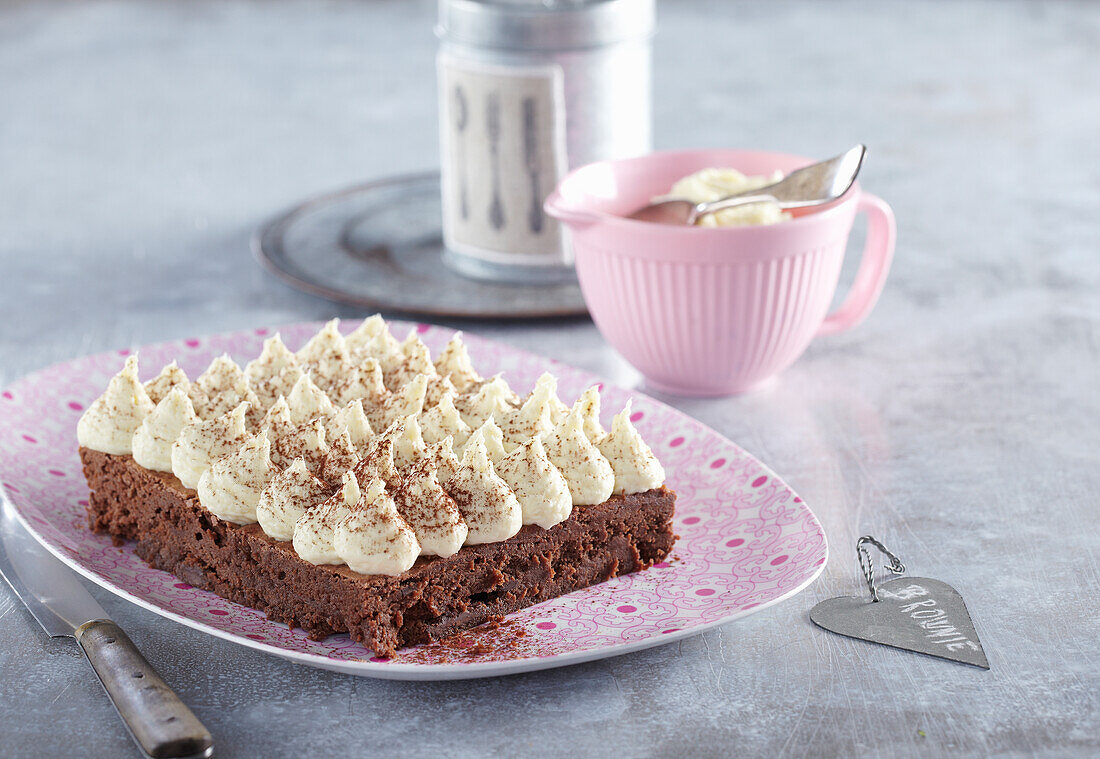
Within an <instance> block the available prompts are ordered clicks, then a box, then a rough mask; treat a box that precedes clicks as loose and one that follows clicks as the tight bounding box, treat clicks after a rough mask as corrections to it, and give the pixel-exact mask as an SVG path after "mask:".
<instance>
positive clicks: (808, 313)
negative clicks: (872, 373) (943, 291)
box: [546, 150, 895, 396]
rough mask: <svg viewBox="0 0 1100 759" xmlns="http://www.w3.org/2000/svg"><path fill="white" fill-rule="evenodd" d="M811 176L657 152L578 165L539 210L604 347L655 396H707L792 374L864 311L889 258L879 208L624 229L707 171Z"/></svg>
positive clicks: (741, 161)
mask: <svg viewBox="0 0 1100 759" xmlns="http://www.w3.org/2000/svg"><path fill="white" fill-rule="evenodd" d="M809 163H813V161H812V160H811V159H808V158H802V157H800V156H793V155H786V154H783V153H766V152H761V151H747V150H696V151H681V152H663V153H654V154H652V155H648V156H644V157H641V158H631V159H627V160H621V161H603V162H599V163H594V164H589V165H587V166H584V167H582V168H580V169H577V170H576V171H574V172H572V173H571V174H569V175H568V176H566V177H565V179H563V180H562V182H561V183H560V184H559V185H558V188H557V189H556V190H555V191H554V192H553V193H552V194H551V195H550V197H549V198H547V200H546V211H547V213H549V214H550V215H551V216H553V217H554V218H556V219H560V220H561V221H562V222H564V223H565V225H566V226H567V227H568V229H569V231H570V235H571V238H572V245H573V251H574V254H575V257H576V265H577V276H578V278H579V279H580V284H581V289H582V290H583V292H584V297H585V301H586V302H587V304H588V308H589V311H590V312H591V314H592V319H593V320H594V321H595V323H596V326H597V327H598V328H599V330H600V332H601V333H602V334H603V336H604V337H605V338H606V339H607V341H608V342H609V343H610V344H611V345H612V346H613V347H614V348H615V349H616V350H618V351H619V352H620V353H621V354H622V355H623V357H624V358H626V360H627V361H629V362H630V363H631V364H632V365H633V366H634V367H635V368H637V369H638V371H640V372H641V373H642V374H643V375H644V376H645V378H646V380H647V382H648V383H649V384H650V385H652V386H653V387H654V388H655V389H657V390H659V391H662V392H667V393H673V394H677V395H693V396H718V395H729V394H732V393H738V392H742V391H745V390H748V389H750V388H751V387H753V386H754V385H757V384H759V383H760V382H762V381H764V380H766V379H768V378H769V377H772V376H774V375H775V374H778V373H779V372H780V371H782V370H783V369H785V368H786V367H788V366H790V365H791V364H792V363H793V362H794V361H795V360H796V359H797V358H798V357H799V356H800V355H802V353H803V351H805V350H806V346H807V345H809V343H810V341H811V340H812V339H813V338H814V337H815V336H817V335H829V334H833V333H836V332H840V331H842V330H846V329H849V328H851V327H853V326H855V325H856V324H859V323H860V322H861V321H863V319H864V318H866V317H867V315H868V314H869V313H870V312H871V309H872V308H873V307H874V305H875V301H876V300H877V299H878V296H879V293H880V292H881V291H882V286H883V283H884V282H885V280H886V275H887V272H888V271H889V269H890V261H891V259H892V257H893V253H894V239H895V225H894V215H893V212H892V211H891V210H890V207H889V206H888V205H887V204H886V203H885V202H883V201H882V200H881V199H879V198H877V197H875V196H874V195H870V194H868V193H865V192H863V191H862V190H861V189H860V187H859V185H858V184H856V185H855V186H853V187H852V189H851V190H849V191H848V193H847V194H845V195H844V197H842V198H840V199H839V200H838V201H836V202H834V203H832V204H830V205H829V206H825V207H822V208H819V209H815V210H814V211H813V212H811V213H805V214H803V215H800V216H798V217H797V218H794V219H791V220H789V221H784V222H781V223H779V224H773V225H767V226H746V227H681V226H670V225H663V224H650V223H646V222H641V221H634V220H631V219H626V218H623V216H624V215H625V214H628V213H630V212H631V211H634V210H635V209H637V208H640V207H641V206H643V205H645V204H646V203H648V202H649V201H650V200H651V198H653V197H655V196H658V195H662V194H664V193H667V192H668V190H669V188H670V187H671V186H672V185H673V183H674V182H676V181H677V180H678V179H680V178H682V177H685V176H687V175H689V174H692V173H694V172H696V171H698V170H700V169H703V168H707V167H712V166H713V167H731V168H735V169H737V170H739V171H741V172H743V173H745V174H748V175H760V174H765V175H767V174H772V173H773V172H775V171H776V170H779V171H782V172H784V173H786V172H789V171H792V170H794V169H797V168H799V167H801V166H805V165H807V164H809ZM860 212H863V213H866V214H867V242H866V245H865V247H864V251H863V260H862V262H861V263H860V266H859V271H858V272H857V274H856V278H855V282H854V284H853V285H852V288H851V291H850V292H849V294H848V296H847V298H846V299H845V300H844V302H843V303H842V304H841V306H840V307H839V308H838V309H837V310H836V311H834V312H833V313H831V314H829V313H827V312H828V309H829V304H830V303H831V302H832V299H833V295H834V293H835V292H836V286H837V280H838V278H839V276H840V267H841V263H842V262H843V260H844V251H845V247H846V246H847V243H848V235H849V233H850V232H851V229H852V222H853V220H854V219H855V216H856V214H857V213H860Z"/></svg>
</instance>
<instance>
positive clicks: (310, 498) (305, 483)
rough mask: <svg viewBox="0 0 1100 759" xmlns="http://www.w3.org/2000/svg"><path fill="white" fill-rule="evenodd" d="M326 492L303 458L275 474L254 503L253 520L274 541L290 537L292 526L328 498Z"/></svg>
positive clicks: (291, 535) (323, 485)
mask: <svg viewBox="0 0 1100 759" xmlns="http://www.w3.org/2000/svg"><path fill="white" fill-rule="evenodd" d="M329 492H330V489H329V487H328V486H327V485H325V483H323V482H321V481H320V480H319V479H317V478H316V477H314V476H313V474H312V473H311V472H310V471H309V467H307V466H306V462H305V459H294V463H292V464H291V465H290V466H288V467H287V468H286V469H284V470H283V471H281V472H279V473H278V474H277V475H275V477H274V478H273V479H272V480H271V482H269V483H268V484H267V487H266V488H264V492H263V493H262V494H261V495H260V500H259V502H258V503H257V504H256V520H257V521H258V522H259V523H260V527H261V528H262V529H263V531H264V532H265V533H267V534H268V535H270V536H271V537H273V538H275V540H281V541H288V540H291V539H293V537H294V523H295V522H297V521H298V520H299V519H301V518H302V516H303V515H304V514H305V513H306V511H307V510H309V509H310V508H311V507H312V506H314V505H315V504H318V503H320V502H321V501H323V500H325V498H327V497H328V495H329Z"/></svg>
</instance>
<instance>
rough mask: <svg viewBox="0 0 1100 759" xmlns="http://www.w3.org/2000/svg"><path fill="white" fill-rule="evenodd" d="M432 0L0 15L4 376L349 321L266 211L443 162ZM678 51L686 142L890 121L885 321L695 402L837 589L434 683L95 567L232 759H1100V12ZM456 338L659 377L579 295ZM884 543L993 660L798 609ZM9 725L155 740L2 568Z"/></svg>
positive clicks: (2, 679) (37, 748)
mask: <svg viewBox="0 0 1100 759" xmlns="http://www.w3.org/2000/svg"><path fill="white" fill-rule="evenodd" d="M433 14H434V10H433V5H432V4H431V3H430V2H427V1H426V0H416V1H412V2H410V1H408V0H406V1H404V2H401V1H398V0H382V1H380V2H350V1H345V0H339V1H333V2H323V3H307V2H299V1H298V0H286V1H280V2H243V1H241V0H231V1H230V2H214V1H213V0H194V1H191V2H158V1H156V0H154V1H153V2H136V1H135V2H128V1H117V2H57V1H55V0H46V1H44V2H36V3H21V2H15V3H12V2H8V3H4V4H2V5H0V384H6V383H8V382H11V381H12V380H14V379H15V378H16V377H18V376H20V375H21V374H23V373H25V372H27V371H30V370H32V369H35V368H38V367H41V366H44V365H47V364H49V363H52V362H55V361H61V360H65V359H68V358H71V357H74V356H77V355H80V354H84V353H88V352H93V351H99V350H105V349H108V348H118V347H123V346H130V345H140V344H142V343H145V342H149V341H155V340H161V339H167V338H172V337H182V336H184V335H192V334H202V333H205V332H215V331H224V330H232V329H237V328H244V327H251V326H260V325H278V324H280V323H286V322H293V321H300V320H306V319H323V318H327V317H331V316H333V315H338V316H342V317H347V318H352V317H355V316H362V314H360V313H356V312H354V311H353V310H350V309H346V308H342V307H337V306H334V305H332V304H329V303H326V302H324V301H321V300H318V299H315V298H313V297H310V296H307V295H303V294H299V293H297V292H295V291H293V290H291V289H289V288H287V287H286V286H284V285H282V284H281V283H279V282H278V281H276V280H275V279H274V278H272V277H271V276H269V275H267V274H265V273H263V272H262V271H261V270H260V269H259V268H258V266H256V265H255V263H254V262H253V261H252V259H251V258H250V256H249V253H248V246H247V240H248V235H249V233H250V232H251V230H252V229H253V228H254V227H255V226H256V225H257V224H258V223H259V222H260V221H261V220H262V219H264V218H266V217H268V216H270V215H271V214H272V213H274V212H275V211H277V210H280V209H281V208H283V207H284V206H286V205H288V204H290V203H292V202H294V201H297V200H299V199H301V198H304V197H306V196H309V195H311V194H314V193H318V192H321V191H326V190H330V189H335V188H338V187H341V186H343V185H346V184H351V183H355V182H358V181H362V180H364V179H367V178H371V177H378V176H383V175H387V174H392V173H399V172H406V171H414V170H423V169H430V168H433V167H434V166H435V165H436V161H437V158H436V155H437V151H436V136H435V121H434V119H435V99H434V89H433V88H434V84H433V82H434V79H433V77H434V69H433V58H432V56H433V51H434V47H435V42H434V39H433V37H432V35H431V32H430V29H431V24H432V22H433ZM656 72H657V73H656V83H655V92H656V113H655V119H656V135H657V143H658V146H659V147H689V146H707V145H710V146H746V147H761V148H771V149H778V150H787V151H790V152H799V153H804V154H809V155H821V156H824V155H831V154H833V153H835V152H837V151H838V149H842V148H843V147H845V146H847V145H849V144H851V143H853V142H855V141H857V140H858V141H863V142H866V143H867V144H868V145H870V146H871V150H872V152H871V155H870V157H869V159H868V163H867V166H866V169H865V174H864V177H863V183H864V186H865V187H867V188H868V189H870V190H871V191H873V192H876V193H878V194H880V195H882V196H883V197H884V198H886V199H887V200H888V201H889V202H891V203H892V204H893V206H894V208H895V209H896V212H897V216H898V221H899V247H898V253H897V259H896V262H895V265H894V271H893V274H892V278H891V281H890V283H889V284H888V285H887V290H886V292H885V294H884V296H883V298H882V301H881V302H880V304H879V306H878V309H877V310H876V312H875V313H874V314H873V315H872V317H871V318H870V320H869V321H868V322H866V323H865V324H864V325H863V326H861V327H860V328H859V329H857V330H855V331H853V332H850V333H847V334H844V335H841V336H838V337H833V338H828V339H821V340H819V341H818V342H816V343H815V344H814V345H813V346H811V348H810V350H809V352H808V353H807V355H806V356H805V357H804V358H803V359H802V360H801V361H800V362H799V363H798V364H796V365H795V366H794V367H793V368H791V369H790V370H789V371H788V372H787V373H786V374H785V375H784V376H782V377H781V378H780V379H779V380H778V381H777V382H775V383H774V384H772V385H771V386H770V387H768V388H766V389H764V390H761V391H758V392H755V393H752V394H750V395H746V396H743V397H739V398H733V399H729V400H719V401H714V400H712V401H680V400H672V401H671V402H673V403H674V404H675V405H677V406H678V407H680V408H682V409H684V410H685V411H687V412H688V413H690V414H693V415H695V416H697V417H698V418H700V419H703V420H704V421H706V422H707V423H708V424H710V425H711V426H713V427H715V428H716V429H718V430H720V431H721V432H723V433H725V434H727V435H729V436H730V437H731V438H733V439H734V440H736V441H738V442H739V443H740V444H741V445H743V446H744V447H745V448H747V449H748V450H749V451H751V452H753V453H754V454H756V455H757V456H758V457H759V458H761V459H762V460H763V461H764V462H765V463H767V464H768V465H770V466H771V467H773V468H774V469H775V470H776V471H777V472H779V473H780V474H782V475H783V476H784V477H785V478H786V479H787V480H788V481H789V482H790V483H791V485H792V486H793V487H794V488H795V489H796V490H798V492H799V493H800V494H801V495H802V496H803V497H804V498H805V499H806V501H807V502H808V503H809V504H810V505H811V506H812V507H813V508H814V510H815V511H816V513H817V514H818V515H819V517H820V518H821V520H822V522H823V524H824V525H825V528H826V531H827V533H828V536H829V539H830V542H831V544H832V547H833V551H832V556H831V558H830V561H829V564H828V566H827V568H826V571H825V573H824V575H823V576H822V578H821V579H820V580H819V581H818V582H817V583H816V584H814V585H813V586H812V587H811V588H810V589H809V590H807V591H806V592H804V593H802V594H801V595H799V596H797V597H795V598H793V599H791V600H789V601H787V602H785V603H783V604H781V605H779V606H778V607H776V608H773V609H769V610H766V611H764V612H761V613H759V614H757V615H754V616H752V617H750V618H748V619H745V620H743V621H740V622H736V623H733V624H730V625H727V626H725V627H722V628H719V629H717V630H714V631H712V632H708V633H706V634H705V635H702V636H699V637H696V638H691V639H688V640H686V641H684V642H682V643H678V644H674V645H669V646H666V647H663V648H657V649H653V650H650V651H646V652H642V653H638V654H633V655H629V656H623V657H620V658H616V659H609V660H605V661H601V662H597V663H593V664H588V665H582V666H577V667H572V668H567V669H561V670H557V671H549V672H541V673H535V674H530V675H521V676H515V677H509V678H503V679H496V680H484V681H469V682H456V683H440V684H432V683H423V684H413V683H408V684H406V683H396V682H381V681H372V680H368V679H356V678H352V677H346V676H341V675H335V674H330V673H327V672H322V671H316V670H312V669H307V668H304V667H300V666H295V665H292V664H288V663H284V662H282V661H280V660H277V659H275V658H271V657H268V656H265V655H263V654H260V653H257V652H253V651H250V650H247V649H244V648H241V647H238V646H235V645H233V644H230V643H226V642H222V641H219V640H215V639H213V638H211V637H208V636H206V635H204V634H202V633H199V632H195V631H192V630H188V629H184V628H182V627H179V626H177V625H175V624H174V623H172V622H169V621H166V620H163V619H161V618H159V617H157V616H155V615H153V614H150V613H147V612H144V611H141V610H139V609H137V608H135V607H133V606H131V605H129V604H127V603H126V602H123V601H121V600H117V599H115V598H114V597H112V596H110V595H109V594H107V593H105V592H102V591H99V590H94V591H93V593H94V594H95V595H96V597H97V598H98V599H99V600H100V601H101V602H102V603H103V605H104V606H105V607H106V609H107V610H108V611H109V612H110V613H111V614H112V615H113V616H114V617H115V618H116V619H117V620H118V621H119V622H120V623H121V624H122V625H123V627H124V628H125V629H126V630H128V631H129V633H130V635H131V636H132V637H133V638H134V639H135V640H136V641H137V643H138V645H139V646H140V647H141V648H142V650H143V651H144V652H145V654H146V655H147V656H148V658H149V659H150V660H151V661H152V662H153V663H154V664H155V666H157V667H158V668H159V669H160V671H161V672H162V673H163V674H164V676H165V677H166V678H167V680H168V681H169V682H170V683H171V684H173V685H174V686H175V687H176V688H177V689H178V691H179V692H180V694H181V695H182V696H183V698H184V699H185V700H187V701H188V702H189V703H190V704H191V705H192V706H193V707H194V709H195V711H196V712H197V713H198V715H199V716H200V717H201V718H202V719H203V720H204V721H205V723H206V724H207V725H208V726H209V727H210V728H211V730H212V731H213V732H214V734H215V736H216V739H217V742H218V755H219V756H224V757H229V756H282V755H304V756H322V755H337V754H339V755H379V756H383V755H392V756H410V757H429V756H432V757H434V756H438V755H443V756H455V757H472V756H516V755H524V754H536V755H540V756H545V757H578V756H601V755H612V754H613V755H616V756H639V757H651V756H652V757H668V756H681V755H692V756H702V757H710V756H715V757H717V756H723V757H724V756H730V755H766V756H851V755H852V754H853V753H855V752H859V753H861V754H862V755H867V756H899V757H906V756H932V755H946V754H950V755H957V756H1027V755H1033V754H1034V755H1043V756H1075V755H1082V756H1084V755H1096V753H1097V752H1100V716H1098V713H1097V699H1098V696H1097V694H1098V693H1100V612H1098V609H1100V590H1098V585H1100V582H1098V580H1100V576H1098V575H1100V572H1098V566H1100V565H1098V559H1097V555H1098V551H1100V526H1098V524H1097V513H1098V509H1100V507H1098V504H1097V492H1098V486H1100V467H1098V459H1097V450H1098V449H1100V393H1098V392H1097V386H1098V385H1097V380H1098V379H1100V372H1098V371H1097V369H1098V362H1097V358H1098V354H1100V298H1098V291H1100V250H1098V249H1100V168H1098V167H1100V141H1098V140H1097V139H1096V134H1097V130H1098V125H1100V101H1098V93H1100V5H1095V4H1087V3H1066V2H1059V3H1039V2H973V1H971V0H953V1H952V2H928V3H926V2H908V3H896V2H875V3H871V2H866V3H860V2H843V1H842V2H830V3H821V2H811V1H810V0H804V1H802V2H771V3H753V4H749V3H730V2H724V0H679V1H678V2H668V0H666V2H664V3H662V4H661V21H660V34H659V37H658V38H657V41H656ZM850 258H852V259H854V258H855V256H854V255H853V256H851V257H850ZM848 263H849V265H848V266H846V270H847V271H848V272H850V270H851V268H852V264H853V263H854V262H853V261H849V262H848ZM846 277H850V273H849V274H848V275H846ZM461 326H463V327H464V328H466V329H468V330H470V331H476V332H478V333H480V334H484V335H488V336H491V337H494V338H497V339H501V340H504V341H507V342H510V343H513V344H515V345H518V346H521V347H524V348H527V349H531V350H535V351H539V352H541V353H544V354H546V355H548V356H553V357H556V358H560V359H563V360H566V361H569V362H571V363H574V364H578V365H582V366H584V367H586V368H588V369H591V370H594V371H597V372H600V373H602V374H604V375H605V376H607V377H608V379H610V380H611V381H614V382H619V383H627V384H630V383H633V382H635V381H636V380H637V378H636V375H634V374H633V372H632V370H630V368H629V367H627V366H626V365H625V364H623V362H622V361H621V360H620V359H619V358H617V357H616V356H615V354H614V353H613V352H612V351H611V350H610V349H609V348H607V346H606V345H605V343H604V342H603V341H602V339H601V338H600V336H599V334H598V333H597V332H596V330H595V329H594V327H593V326H592V325H591V323H590V322H588V321H586V320H573V321H567V322H562V323H545V322H544V323H536V324H491V323H473V324H470V323H466V324H463V325H461ZM0 467H2V462H0ZM865 532H870V533H872V534H874V535H876V536H878V537H879V538H881V539H882V540H884V541H885V542H886V543H887V545H890V546H892V547H894V548H895V549H896V550H897V551H898V552H899V553H900V554H901V556H902V558H903V559H904V560H905V562H906V563H907V564H908V565H909V566H910V568H911V569H912V571H913V572H914V573H917V574H920V575H925V576H929V577H935V578H938V579H941V580H944V581H946V582H949V583H951V584H953V585H954V586H955V587H957V588H958V589H959V590H960V591H961V592H962V594H963V596H964V598H965V599H966V601H967V603H968V604H969V606H970V609H971V611H972V613H973V615H974V618H975V620H976V622H977V625H978V630H979V633H980V635H981V638H982V641H983V642H984V644H985V648H986V652H987V654H988V655H989V659H990V662H991V663H992V667H993V669H992V671H990V672H981V671H978V670H974V669H970V668H965V667H962V666H958V665H952V664H949V663H946V662H943V661H938V660H933V659H927V658H923V657H920V656H917V655H915V654H909V653H905V652H900V651H895V650H889V649H885V648H880V647H875V646H872V645H870V644H867V643H861V642H857V641H851V640H848V639H844V638H840V637H837V636H833V635H830V634H828V633H825V632H823V631H821V630H818V629H816V628H815V627H813V626H812V625H811V624H810V623H809V621H808V618H807V611H808V610H809V608H810V607H811V606H812V605H813V604H814V603H816V602H817V601H819V600H821V599H824V598H827V597H830V596H834V595H840V594H848V593H855V592H859V585H858V580H857V572H856V567H855V560H854V556H853V550H852V549H853V546H854V541H855V538H856V537H857V536H858V535H859V534H861V533H865ZM0 726H2V727H0V735H2V740H0V755H3V756H13V757H14V756H19V757H24V756H36V755H39V756H60V755H77V756H95V757H104V756H136V755H137V752H136V750H135V749H134V748H133V747H132V745H131V744H130V741H129V738H128V737H127V735H126V733H125V730H124V729H123V727H122V724H121V723H120V722H119V721H118V719H117V717H116V716H115V714H114V712H113V710H112V708H111V706H110V704H109V702H108V701H107V699H106V698H105V696H104V695H103V693H102V691H101V689H100V686H99V683H98V682H97V681H96V679H95V677H94V676H93V674H92V673H91V671H90V670H89V669H88V668H87V665H86V664H85V663H84V662H83V660H82V658H81V656H80V655H79V654H78V653H77V649H76V647H75V645H74V644H72V643H71V642H70V641H64V640H60V641H52V642H51V641H48V640H46V639H45V638H44V636H43V635H42V633H41V630H40V629H39V628H38V627H37V626H36V625H35V624H34V623H33V620H31V618H30V617H29V615H27V614H26V612H25V611H24V610H23V609H22V608H21V607H20V606H19V605H18V604H17V603H16V602H15V601H14V600H13V599H12V598H11V596H10V594H9V593H8V592H7V589H6V588H0Z"/></svg>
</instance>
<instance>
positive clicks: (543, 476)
mask: <svg viewBox="0 0 1100 759" xmlns="http://www.w3.org/2000/svg"><path fill="white" fill-rule="evenodd" d="M496 472H497V474H499V475H500V478H501V479H502V480H504V481H505V482H507V483H508V487H510V488H512V492H513V493H515V494H516V500H518V501H519V505H520V508H521V509H522V511H523V523H524V524H537V525H538V526H539V527H545V528H547V529H549V528H551V527H553V526H554V525H556V524H559V523H561V522H564V521H565V520H566V519H568V518H569V514H570V513H572V511H573V498H572V496H570V495H569V483H568V482H566V481H565V477H564V476H563V475H562V473H561V470H560V469H558V468H557V467H556V466H554V464H553V463H552V462H551V461H550V459H549V458H548V457H547V455H546V448H545V447H544V446H543V444H542V438H538V437H533V438H531V439H530V440H528V441H527V442H526V443H524V444H523V445H521V446H519V447H518V448H516V449H515V450H514V451H512V452H511V453H509V454H508V455H507V456H505V457H504V458H503V459H501V460H500V463H499V464H498V465H497V466H496Z"/></svg>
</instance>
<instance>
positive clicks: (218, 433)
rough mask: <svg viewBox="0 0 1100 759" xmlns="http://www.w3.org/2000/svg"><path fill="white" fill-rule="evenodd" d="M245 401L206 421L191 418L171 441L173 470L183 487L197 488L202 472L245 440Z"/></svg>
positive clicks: (233, 450) (246, 407) (246, 410)
mask: <svg viewBox="0 0 1100 759" xmlns="http://www.w3.org/2000/svg"><path fill="white" fill-rule="evenodd" d="M247 412H248V404H247V403H242V404H241V405H239V406H237V408H235V409H233V410H232V411H230V412H229V413H227V414H224V415H223V416H219V417H215V418H213V419H209V420H206V421H198V422H192V423H191V424H189V425H187V426H186V427H184V428H183V429H181V430H180V435H179V437H178V438H176V442H174V443H172V474H174V475H176V477H178V478H179V481H180V482H182V483H183V485H184V487H188V488H194V487H195V486H196V485H198V484H199V478H200V477H202V473H203V472H205V471H206V470H207V468H208V467H209V466H210V465H211V464H212V463H213V462H214V461H215V460H216V459H219V458H221V457H222V456H228V455H229V454H231V453H233V452H235V451H236V450H237V449H238V448H239V447H240V446H241V443H243V442H244V438H245V421H244V419H245V414H246V413H247Z"/></svg>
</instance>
